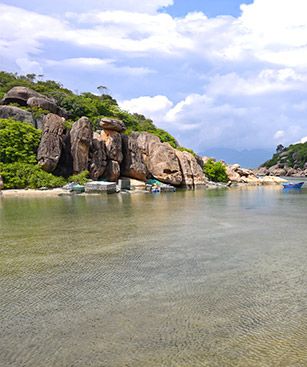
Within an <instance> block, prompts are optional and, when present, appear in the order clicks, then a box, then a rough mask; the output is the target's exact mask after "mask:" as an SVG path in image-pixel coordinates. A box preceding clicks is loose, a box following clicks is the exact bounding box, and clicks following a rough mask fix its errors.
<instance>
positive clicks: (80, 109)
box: [0, 71, 179, 148]
mask: <svg viewBox="0 0 307 367" xmlns="http://www.w3.org/2000/svg"><path fill="white" fill-rule="evenodd" d="M40 79H42V76H39V75H38V76H37V75H35V74H27V75H18V74H12V73H6V72H4V71H2V72H0V99H1V98H3V96H4V94H5V93H6V92H7V91H9V90H10V89H11V88H13V87H15V86H24V87H28V88H31V89H34V90H36V91H37V92H39V93H42V94H44V95H46V96H48V97H52V98H54V99H55V100H56V102H57V104H58V105H59V106H60V107H63V108H64V109H65V110H66V111H67V112H68V114H69V120H72V121H76V120H77V119H79V118H80V117H82V116H87V117H88V118H89V119H90V120H91V121H92V124H93V126H94V128H96V127H97V124H98V121H99V120H100V119H101V117H103V116H104V117H113V118H117V119H120V120H122V121H123V122H124V123H125V125H126V126H127V132H126V133H127V134H130V133H131V132H132V131H147V132H150V133H152V134H154V135H156V136H158V137H159V138H160V139H161V141H162V142H168V143H170V144H171V145H172V146H173V147H174V148H177V147H178V146H179V144H178V142H177V141H176V139H175V138H174V137H173V136H172V135H171V134H169V133H168V132H166V131H165V130H163V129H158V128H157V127H156V126H155V125H154V123H153V121H152V120H150V119H148V118H146V117H145V116H143V115H140V114H137V113H133V114H132V113H129V112H127V111H124V110H122V109H121V108H120V107H119V105H118V103H117V101H116V100H115V99H114V98H112V97H111V96H110V95H108V94H101V95H96V94H93V93H89V92H86V93H81V94H75V93H73V92H72V91H71V90H69V89H67V88H64V87H63V85H62V84H60V83H57V82H55V81H53V80H46V81H43V80H40ZM97 89H98V90H99V91H100V92H105V91H106V90H107V89H106V88H105V87H103V86H100V87H98V88H97Z"/></svg>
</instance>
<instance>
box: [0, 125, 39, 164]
mask: <svg viewBox="0 0 307 367" xmlns="http://www.w3.org/2000/svg"><path fill="white" fill-rule="evenodd" d="M40 138H41V131H40V130H37V129H35V128H34V127H33V126H32V125H30V124H26V123H24V122H19V121H14V120H10V119H0V162H2V163H13V162H24V163H33V164H35V163H36V151H37V148H38V146H39V142H40Z"/></svg>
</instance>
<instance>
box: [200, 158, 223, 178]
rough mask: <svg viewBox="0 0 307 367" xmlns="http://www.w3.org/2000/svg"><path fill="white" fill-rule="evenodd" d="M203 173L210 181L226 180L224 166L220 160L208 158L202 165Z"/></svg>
mask: <svg viewBox="0 0 307 367" xmlns="http://www.w3.org/2000/svg"><path fill="white" fill-rule="evenodd" d="M204 173H205V175H206V176H207V177H208V179H209V180H211V181H214V182H227V181H228V176H227V173H226V167H225V165H224V164H223V163H222V162H215V161H214V160H213V159H209V160H208V161H207V162H206V163H205V165H204Z"/></svg>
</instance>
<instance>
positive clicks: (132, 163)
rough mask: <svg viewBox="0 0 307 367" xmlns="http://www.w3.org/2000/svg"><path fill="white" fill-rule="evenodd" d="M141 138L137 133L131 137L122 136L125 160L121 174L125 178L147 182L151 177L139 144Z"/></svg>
mask: <svg viewBox="0 0 307 367" xmlns="http://www.w3.org/2000/svg"><path fill="white" fill-rule="evenodd" d="M139 136H140V134H139V133H135V132H133V133H132V134H131V135H129V136H127V135H122V142H123V157H124V159H123V162H122V165H121V172H122V175H123V176H127V177H131V178H135V179H136V180H141V181H146V179H147V178H149V176H150V175H149V171H148V169H147V167H146V164H145V163H144V160H143V154H142V150H141V149H140V146H139V143H138V138H139Z"/></svg>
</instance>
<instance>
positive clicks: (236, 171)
mask: <svg viewBox="0 0 307 367" xmlns="http://www.w3.org/2000/svg"><path fill="white" fill-rule="evenodd" d="M226 173H227V176H228V178H229V180H230V181H231V182H234V183H251V184H253V183H254V184H258V183H259V180H258V178H257V176H256V175H255V173H254V172H253V171H252V170H250V169H247V168H241V167H240V165H239V164H232V165H229V166H226Z"/></svg>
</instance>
